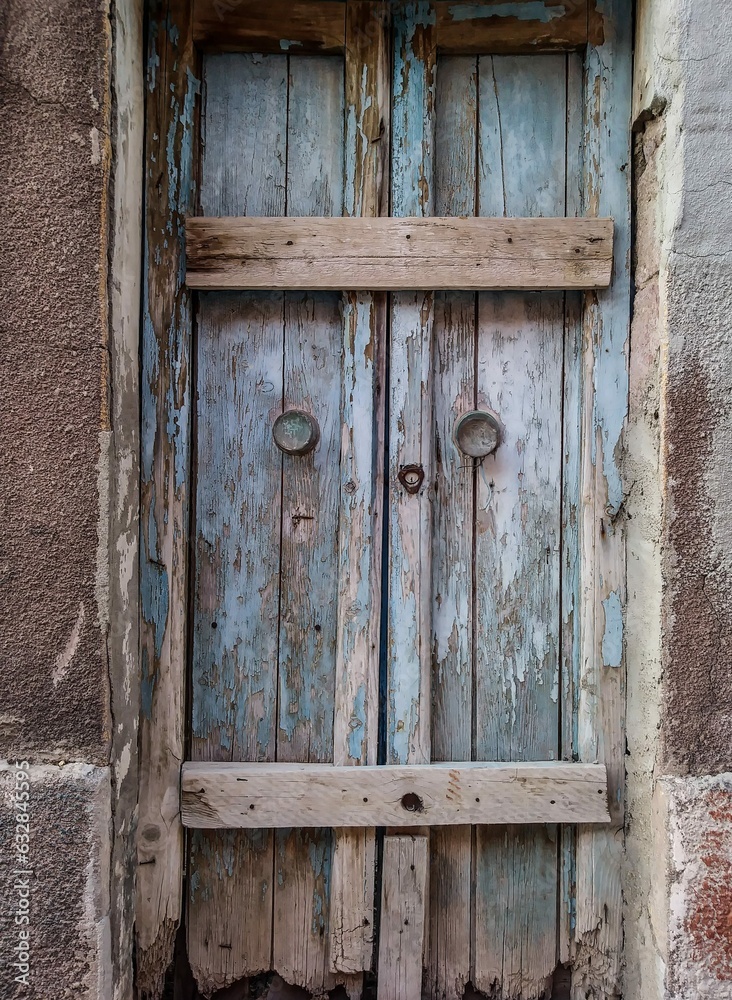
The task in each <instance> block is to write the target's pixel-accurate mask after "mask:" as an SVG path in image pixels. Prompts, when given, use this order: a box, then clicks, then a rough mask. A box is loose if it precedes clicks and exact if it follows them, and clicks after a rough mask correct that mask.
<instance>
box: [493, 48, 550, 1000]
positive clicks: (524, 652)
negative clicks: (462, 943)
mask: <svg viewBox="0 0 732 1000" xmlns="http://www.w3.org/2000/svg"><path fill="white" fill-rule="evenodd" d="M479 74H480V98H479V106H480V149H481V155H480V165H481V176H480V182H479V202H480V204H479V210H480V212H481V214H486V215H495V214H505V215H507V216H513V215H535V216H537V217H538V216H546V215H552V216H554V215H559V214H562V213H563V212H564V210H565V175H566V163H565V141H566V57H564V56H561V55H550V56H532V57H520V56H519V57H495V58H481V59H480V60H479ZM563 305H564V297H563V295H561V294H557V293H555V294H548V293H545V294H536V293H534V294H504V295H497V294H493V293H486V294H483V295H481V296H480V297H479V343H478V373H477V380H478V384H477V390H478V403H479V405H480V406H482V407H488V408H490V409H493V410H495V411H496V412H497V413H498V414H499V415H500V419H501V422H502V423H503V425H504V428H505V432H504V440H503V443H502V444H501V446H500V448H499V449H498V451H497V452H496V454H495V456H492V457H491V458H489V459H487V460H486V462H484V464H483V467H482V469H481V471H480V474H479V476H478V483H477V497H476V503H477V513H476V518H477V534H476V564H475V580H476V612H475V613H476V622H477V634H476V649H477V664H476V700H475V724H476V756H477V758H478V759H482V760H526V759H533V760H536V759H546V760H552V759H556V757H557V756H558V752H559V649H558V646H559V617H560V615H559V585H560V581H559V570H560V564H559V556H560V523H561V521H560V516H561V478H562V471H561V469H562V433H561V428H562V393H561V387H562V378H563V338H564V318H563ZM557 858H558V851H557V832H556V830H555V829H553V828H551V827H545V828H537V829H532V830H522V829H518V828H511V829H507V830H496V829H487V828H479V829H478V831H477V834H476V868H475V882H476V901H475V926H474V934H475V954H474V978H473V982H474V985H475V986H476V988H477V989H480V990H482V991H484V992H487V993H490V992H491V990H493V991H495V992H496V993H497V995H498V996H503V997H512V998H513V997H524V998H529V997H532V998H533V997H537V996H540V995H542V993H543V992H544V990H545V989H547V988H548V985H549V984H550V982H551V977H552V974H553V971H554V967H555V964H556V949H557V919H556V914H557V890H558V867H557Z"/></svg>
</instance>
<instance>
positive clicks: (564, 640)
mask: <svg viewBox="0 0 732 1000" xmlns="http://www.w3.org/2000/svg"><path fill="white" fill-rule="evenodd" d="M582 64H583V57H582V55H580V53H573V54H571V55H569V57H568V59H567V186H566V190H567V208H566V211H567V215H569V216H572V215H574V216H579V215H581V214H582V172H583V170H582V165H583V160H582V156H583V149H582V143H583V136H582V122H583V117H584V107H583V96H584V88H583V84H582ZM562 408H563V420H562V424H563V429H562V435H563V454H562V553H561V581H562V596H561V609H562V615H561V633H560V637H559V642H560V676H561V682H562V683H561V699H562V702H561V703H562V711H561V724H562V726H561V753H560V757H561V759H562V760H566V761H570V760H574V759H575V755H574V749H575V747H576V745H577V740H576V729H577V711H576V704H577V695H578V693H579V683H580V680H579V678H580V653H581V643H580V620H581V597H580V540H579V525H580V519H581V508H582V497H581V493H580V464H581V463H580V458H581V454H582V442H581V429H582V295H581V294H580V293H578V292H575V293H572V292H569V293H567V294H566V295H565V299H564V400H563V403H562ZM576 832H577V831H576V828H575V827H568V826H564V827H562V828H561V830H560V838H561V841H560V850H561V857H560V883H559V961H560V962H561V963H562V964H563V965H568V964H569V963H570V960H571V954H572V941H573V938H574V899H575V855H576V850H575V838H576Z"/></svg>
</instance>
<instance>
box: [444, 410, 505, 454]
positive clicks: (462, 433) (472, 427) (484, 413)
mask: <svg viewBox="0 0 732 1000" xmlns="http://www.w3.org/2000/svg"><path fill="white" fill-rule="evenodd" d="M453 437H454V438H455V444H456V445H457V446H458V448H459V449H460V451H461V452H462V453H463V455H467V456H468V458H486V457H487V456H488V455H492V454H493V452H494V451H495V450H496V448H498V446H499V444H500V443H501V438H502V437H503V426H502V425H501V421H500V420H499V419H498V417H497V416H496V415H495V413H491V412H490V410H469V411H468V412H467V413H462V414H461V415H460V416H459V417H458V418H457V420H456V421H455V428H454V430H453Z"/></svg>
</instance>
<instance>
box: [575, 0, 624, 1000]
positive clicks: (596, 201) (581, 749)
mask: <svg viewBox="0 0 732 1000" xmlns="http://www.w3.org/2000/svg"><path fill="white" fill-rule="evenodd" d="M599 7H600V9H601V13H602V15H603V16H604V29H605V31H604V36H605V37H604V43H603V44H601V45H597V46H589V47H588V50H587V54H586V63H585V86H586V91H585V114H586V119H585V149H584V153H585V161H584V191H585V203H584V214H586V215H590V216H596V215H601V214H603V213H611V214H612V215H613V217H614V218H615V226H616V229H615V254H614V265H613V281H612V285H611V287H610V288H609V289H608V290H607V291H603V292H599V293H592V294H590V295H588V296H586V300H585V314H584V352H585V364H584V378H585V389H584V421H583V439H582V498H583V518H582V523H581V527H580V544H581V552H582V568H581V578H582V584H581V587H582V589H581V593H582V609H583V615H582V639H581V642H582V656H581V663H582V675H581V679H580V685H579V692H578V705H577V711H578V719H577V751H578V753H579V756H580V759H581V760H599V761H603V762H604V763H605V764H606V765H607V769H608V785H609V788H608V795H609V803H610V813H611V816H612V819H613V826H612V827H610V828H602V829H598V830H591V829H590V828H582V827H580V828H579V829H578V832H577V923H576V929H575V954H574V970H573V975H572V995H573V997H575V998H577V1000H579V998H580V997H582V998H587V997H589V998H599V997H616V996H619V995H620V984H619V975H620V957H621V946H622V898H621V885H620V862H621V857H622V850H623V834H622V827H623V812H624V798H623V785H624V738H623V726H624V701H625V680H624V652H623V608H624V604H625V582H624V581H625V536H624V532H623V529H622V505H623V483H622V475H621V465H620V462H621V448H622V437H623V428H624V425H625V420H626V416H627V399H628V374H627V350H628V332H629V315H630V308H629V303H630V226H629V218H630V189H629V184H630V177H629V173H630V166H629V164H630V109H631V60H632V42H631V34H630V33H631V30H632V16H631V6H630V2H629V0H604V2H602V3H601V4H599Z"/></svg>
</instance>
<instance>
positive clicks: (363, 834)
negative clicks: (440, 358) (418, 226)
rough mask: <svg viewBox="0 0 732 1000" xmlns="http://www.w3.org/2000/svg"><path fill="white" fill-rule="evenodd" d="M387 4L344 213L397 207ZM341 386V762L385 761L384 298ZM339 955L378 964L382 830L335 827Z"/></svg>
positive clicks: (349, 25)
mask: <svg viewBox="0 0 732 1000" xmlns="http://www.w3.org/2000/svg"><path fill="white" fill-rule="evenodd" d="M389 28H390V17H389V5H388V4H387V3H385V2H383V0H376V2H372V0H357V2H349V3H348V5H347V8H346V50H345V55H346V65H345V85H346V165H345V191H344V195H345V205H344V214H346V215H350V216H378V215H385V214H387V213H388V211H389V192H388V183H389V170H388V167H389V106H390V86H389V53H390V45H389V41H390V31H389ZM343 312H344V316H343V323H344V338H343V351H344V360H343V390H342V398H341V409H342V432H341V433H342V437H341V452H340V519H339V540H338V559H339V563H338V623H337V640H336V692H335V711H334V732H333V741H334V745H333V760H334V763H336V764H339V765H341V766H343V765H358V764H375V763H376V755H377V742H378V717H377V713H378V699H379V632H380V619H381V538H382V533H383V530H382V521H381V517H382V507H383V450H384V442H383V435H384V397H383V387H384V384H385V370H384V369H385V361H386V296H385V295H383V294H381V295H374V294H371V293H365V292H349V293H346V294H345V295H344V298H343ZM334 837H335V850H334V854H333V875H332V882H331V896H330V961H331V968H332V969H333V970H334V971H341V972H347V973H359V972H362V971H364V970H367V969H369V968H370V967H371V963H372V955H373V928H374V912H373V911H374V876H375V871H374V863H375V847H376V843H375V831H374V830H336V831H334Z"/></svg>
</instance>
